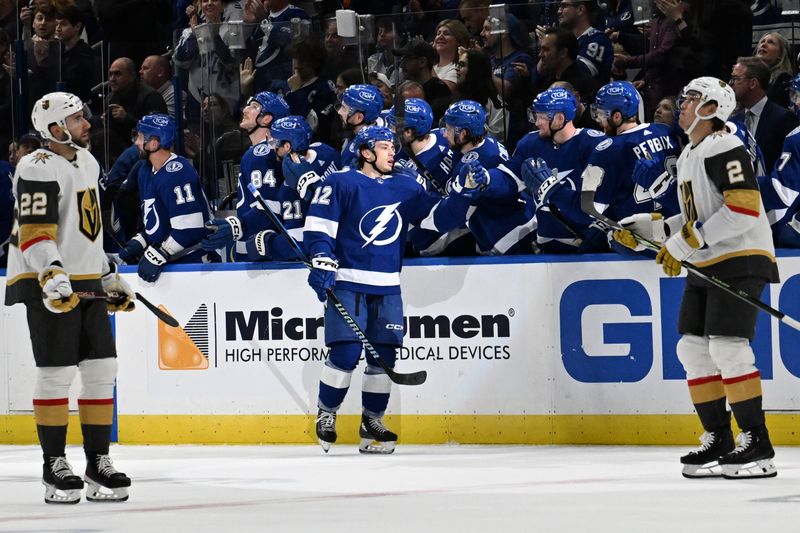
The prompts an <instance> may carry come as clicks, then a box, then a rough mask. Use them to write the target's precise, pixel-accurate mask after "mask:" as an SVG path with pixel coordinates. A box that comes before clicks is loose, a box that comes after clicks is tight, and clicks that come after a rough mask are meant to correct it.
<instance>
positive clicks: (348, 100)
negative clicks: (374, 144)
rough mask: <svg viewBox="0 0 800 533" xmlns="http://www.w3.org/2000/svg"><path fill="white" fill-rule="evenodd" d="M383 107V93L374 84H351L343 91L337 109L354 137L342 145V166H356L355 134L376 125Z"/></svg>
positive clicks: (346, 127)
mask: <svg viewBox="0 0 800 533" xmlns="http://www.w3.org/2000/svg"><path fill="white" fill-rule="evenodd" d="M382 109H383V95H382V94H381V91H380V89H378V88H377V87H375V86H374V85H365V84H361V83H360V84H357V85H351V86H350V87H348V88H347V89H345V90H344V93H342V101H341V103H340V104H339V106H338V109H337V110H336V111H337V113H339V117H340V118H341V119H342V124H344V127H345V129H347V130H350V131H352V132H353V138H352V139H350V140H349V141H347V142H345V144H344V146H343V147H342V158H341V160H342V168H355V166H356V165H355V164H356V160H357V159H358V154H357V153H356V148H355V146H354V143H355V135H357V134H358V132H359V131H361V130H362V129H363V128H366V127H367V126H371V125H374V124H375V122H376V121H377V120H378V117H379V116H380V114H381V110H382Z"/></svg>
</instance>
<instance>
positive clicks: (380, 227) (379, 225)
mask: <svg viewBox="0 0 800 533" xmlns="http://www.w3.org/2000/svg"><path fill="white" fill-rule="evenodd" d="M399 205H400V202H397V203H395V204H391V205H379V206H378V207H374V208H372V209H370V210H369V211H367V212H366V214H365V215H364V216H363V217H361V221H360V222H359V224H358V231H359V233H361V237H362V238H363V239H364V241H365V242H364V246H362V248H365V247H366V246H367V245H369V244H373V243H374V244H375V245H376V246H386V245H387V244H391V243H393V242H394V241H395V240H396V239H397V237H398V236H399V235H400V231H401V230H402V229H403V218H402V217H401V216H400V213H398V212H397V207H398V206H399ZM375 211H380V212H379V213H378V216H377V217H375V223H374V225H373V226H372V229H370V230H369V232H367V233H365V232H364V226H365V224H368V223H369V219H371V218H372V217H371V216H370V215H371V214H372V213H373V212H375ZM394 219H397V228H396V229H395V230H394V234H392V235H391V236H390V237H388V238H385V239H381V240H378V237H380V236H381V235H382V234H383V233H384V231H386V228H387V227H388V226H389V223H391V222H392V221H393V220H394Z"/></svg>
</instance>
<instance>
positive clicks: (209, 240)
mask: <svg viewBox="0 0 800 533" xmlns="http://www.w3.org/2000/svg"><path fill="white" fill-rule="evenodd" d="M206 229H207V230H208V231H209V234H208V235H206V236H205V237H204V238H203V240H202V241H200V247H201V248H203V250H206V251H208V252H213V251H214V250H219V249H220V248H225V247H226V246H228V245H229V244H231V243H232V242H234V241H238V240H239V239H241V238H242V233H243V232H244V229H243V228H242V222H241V221H240V220H239V219H238V218H237V217H227V218H215V219H214V220H212V221H211V222H209V223H208V224H206Z"/></svg>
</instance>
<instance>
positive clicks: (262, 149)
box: [253, 143, 269, 157]
mask: <svg viewBox="0 0 800 533" xmlns="http://www.w3.org/2000/svg"><path fill="white" fill-rule="evenodd" d="M268 153H269V145H268V144H267V143H262V144H257V145H255V147H254V148H253V155H254V156H257V157H262V156H265V155H267V154H268Z"/></svg>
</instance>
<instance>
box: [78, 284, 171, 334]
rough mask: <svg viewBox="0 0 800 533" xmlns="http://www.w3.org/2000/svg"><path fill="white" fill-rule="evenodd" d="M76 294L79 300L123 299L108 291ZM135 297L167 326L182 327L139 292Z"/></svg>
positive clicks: (119, 295)
mask: <svg viewBox="0 0 800 533" xmlns="http://www.w3.org/2000/svg"><path fill="white" fill-rule="evenodd" d="M75 294H77V295H78V298H81V299H84V300H116V299H119V298H120V297H121V294H119V293H118V292H106V291H80V292H76V293H75ZM134 295H135V296H136V299H137V300H139V301H140V302H142V304H144V306H145V307H146V308H147V309H149V310H150V311H151V312H152V313H153V314H154V315H156V317H157V318H158V319H159V320H160V321H162V322H163V323H165V324H167V325H168V326H172V327H173V328H177V327H178V326H180V324H179V323H178V321H177V320H175V317H173V316H171V315H169V314H168V313H165V312H164V311H162V310H161V309H159V308H158V307H156V306H155V305H153V303H152V302H151V301H150V300H148V299H147V298H145V297H144V296H142V295H141V294H139V293H138V292H136V293H134Z"/></svg>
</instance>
